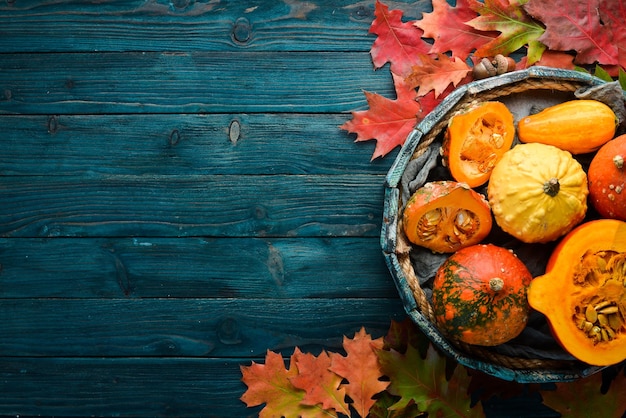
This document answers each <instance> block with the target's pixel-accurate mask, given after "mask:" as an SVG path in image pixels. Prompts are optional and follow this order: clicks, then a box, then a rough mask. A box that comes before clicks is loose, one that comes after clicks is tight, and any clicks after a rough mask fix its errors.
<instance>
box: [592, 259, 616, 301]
mask: <svg viewBox="0 0 626 418" xmlns="http://www.w3.org/2000/svg"><path fill="white" fill-rule="evenodd" d="M605 265H606V264H605ZM611 303H612V302H610V301H608V300H603V301H602V302H600V303H598V304H597V305H596V306H594V309H595V310H596V311H599V310H600V309H602V308H606V307H607V306H609V305H610V304H611Z"/></svg>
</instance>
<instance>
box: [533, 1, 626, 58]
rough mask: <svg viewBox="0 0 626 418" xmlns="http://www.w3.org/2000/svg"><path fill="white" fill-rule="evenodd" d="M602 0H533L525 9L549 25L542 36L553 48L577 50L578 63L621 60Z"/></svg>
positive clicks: (543, 40) (544, 41)
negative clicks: (602, 10)
mask: <svg viewBox="0 0 626 418" xmlns="http://www.w3.org/2000/svg"><path fill="white" fill-rule="evenodd" d="M602 1H604V0H602ZM602 1H601V0H568V1H564V2H560V3H559V5H558V7H554V1H552V0H531V1H529V2H528V3H526V4H525V5H524V9H525V10H526V11H527V12H528V13H530V14H531V15H532V16H533V17H535V18H536V19H538V20H540V21H541V22H543V24H544V25H545V27H546V29H545V33H543V34H542V35H541V37H540V38H539V40H540V41H541V42H542V43H544V44H546V45H547V46H548V47H549V48H550V49H552V50H557V51H569V50H575V51H576V60H575V62H576V63H578V64H592V63H594V62H598V63H600V64H609V65H610V64H617V47H616V46H615V45H614V44H613V43H612V39H611V32H610V30H608V28H607V27H606V26H605V25H604V24H603V23H602V22H601V20H600V16H599V14H598V10H599V7H600V3H602ZM622 24H623V22H622Z"/></svg>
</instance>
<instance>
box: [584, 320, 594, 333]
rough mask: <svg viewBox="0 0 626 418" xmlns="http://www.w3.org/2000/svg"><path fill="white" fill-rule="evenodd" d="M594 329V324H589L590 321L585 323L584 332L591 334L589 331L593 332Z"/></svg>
mask: <svg viewBox="0 0 626 418" xmlns="http://www.w3.org/2000/svg"><path fill="white" fill-rule="evenodd" d="M592 328H593V323H592V322H589V321H585V323H584V325H583V330H584V331H585V332H586V333H589V331H591V329H592Z"/></svg>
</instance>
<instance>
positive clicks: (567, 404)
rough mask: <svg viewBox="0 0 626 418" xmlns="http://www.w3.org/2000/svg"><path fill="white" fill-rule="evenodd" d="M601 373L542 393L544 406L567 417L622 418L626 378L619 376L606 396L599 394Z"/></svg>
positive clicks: (625, 406)
mask: <svg viewBox="0 0 626 418" xmlns="http://www.w3.org/2000/svg"><path fill="white" fill-rule="evenodd" d="M601 386H602V374H601V373H596V374H595V375H593V376H590V377H587V378H584V379H580V380H577V381H575V382H568V383H557V384H556V391H542V392H541V396H542V398H543V403H544V404H545V405H546V406H548V407H550V408H552V409H554V410H555V411H557V412H559V413H561V414H562V416H564V417H568V418H579V417H580V418H587V417H589V416H594V417H602V418H622V417H623V416H624V414H625V413H626V396H624V394H625V393H626V376H624V373H620V374H618V375H617V376H616V377H615V379H614V380H613V381H612V382H611V385H610V386H609V390H608V391H607V393H606V394H604V395H602V394H601V393H600V388H601Z"/></svg>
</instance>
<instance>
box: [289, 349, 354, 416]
mask: <svg viewBox="0 0 626 418" xmlns="http://www.w3.org/2000/svg"><path fill="white" fill-rule="evenodd" d="M294 359H295V361H296V366H297V367H298V375H297V376H295V377H292V378H291V383H293V384H294V386H296V387H297V388H299V389H303V390H305V391H306V395H305V396H304V399H303V400H302V403H303V404H305V405H317V404H321V405H322V408H324V409H326V410H335V411H338V412H341V413H342V414H344V415H348V416H349V415H350V409H349V407H348V404H347V403H346V400H345V397H346V390H345V388H343V387H342V388H340V387H339V385H340V384H341V380H342V379H341V377H340V376H339V375H338V374H336V373H334V372H332V371H331V370H330V365H331V362H330V356H329V355H328V353H327V352H326V351H322V352H321V353H320V355H319V356H317V357H316V356H314V355H313V354H310V353H306V354H305V353H302V352H301V351H300V350H299V349H298V348H296V350H295V352H294Z"/></svg>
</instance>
